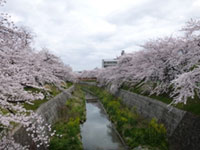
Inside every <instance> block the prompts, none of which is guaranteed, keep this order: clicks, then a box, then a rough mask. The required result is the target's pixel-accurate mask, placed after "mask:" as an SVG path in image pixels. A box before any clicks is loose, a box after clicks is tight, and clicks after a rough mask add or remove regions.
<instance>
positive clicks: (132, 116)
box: [82, 85, 168, 150]
mask: <svg viewBox="0 0 200 150" xmlns="http://www.w3.org/2000/svg"><path fill="white" fill-rule="evenodd" d="M82 88H84V89H87V90H89V91H91V92H93V93H94V94H95V95H96V96H98V97H99V99H100V100H101V102H102V104H103V105H104V107H105V109H106V111H107V113H108V115H109V117H110V119H111V121H112V122H113V123H114V124H115V126H116V129H117V130H118V132H119V133H120V134H121V136H122V137H123V139H124V140H125V142H126V144H127V145H128V146H129V147H130V148H131V149H132V148H135V147H137V146H139V145H142V146H146V147H149V148H150V149H154V150H156V149H160V150H167V149H168V142H167V136H166V129H165V127H164V125H163V124H159V123H157V121H156V119H154V118H153V119H152V120H151V121H148V120H146V119H144V118H142V117H141V116H139V115H138V114H137V113H136V110H135V108H132V109H129V108H128V107H126V106H125V105H123V104H122V101H121V100H120V99H119V98H116V97H114V96H113V95H111V94H110V93H108V92H107V91H105V90H103V89H100V88H98V87H95V86H88V85H82Z"/></svg>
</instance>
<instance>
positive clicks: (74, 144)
mask: <svg viewBox="0 0 200 150" xmlns="http://www.w3.org/2000/svg"><path fill="white" fill-rule="evenodd" d="M61 111H62V112H61V114H62V116H65V117H63V118H61V119H60V120H59V121H58V122H57V123H55V124H54V125H53V130H56V134H57V135H58V136H53V137H52V138H51V140H50V147H49V149H50V150H83V145H82V142H81V136H80V124H81V123H83V122H84V121H85V119H86V111H85V96H84V93H83V92H82V91H81V90H80V88H79V87H78V86H76V87H75V91H74V93H73V97H72V98H70V99H68V100H67V102H66V105H65V106H64V107H63V108H62V110H61Z"/></svg>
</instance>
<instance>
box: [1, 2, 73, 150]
mask: <svg viewBox="0 0 200 150" xmlns="http://www.w3.org/2000/svg"><path fill="white" fill-rule="evenodd" d="M4 3H5V1H3V0H0V4H1V5H2V4H4ZM31 42H32V35H31V34H30V32H29V31H27V30H26V29H25V28H22V27H17V26H15V25H14V23H13V22H10V21H9V15H8V14H1V15H0V129H1V130H2V129H3V131H2V132H0V133H1V134H0V149H19V150H21V149H27V148H28V147H24V146H21V145H19V144H17V143H15V142H14V140H13V139H12V137H10V136H9V131H10V129H12V128H13V124H21V125H22V126H23V127H25V128H26V130H27V132H28V133H29V135H30V136H31V137H32V139H33V141H34V142H35V143H36V145H37V146H38V147H39V146H41V145H46V146H48V142H49V134H47V133H46V131H49V132H51V126H50V125H48V124H45V122H44V120H43V118H41V117H40V116H38V115H37V114H36V113H35V112H33V111H30V110H26V109H25V108H24V107H23V105H22V103H31V102H32V101H34V100H38V99H43V98H44V96H45V95H44V93H43V92H30V91H27V90H25V88H26V87H32V88H36V89H40V90H41V91H47V89H46V88H45V84H47V83H49V84H54V85H56V86H57V87H60V85H61V83H63V82H66V81H72V82H73V81H75V76H74V74H73V72H72V69H71V67H69V66H67V65H65V64H63V63H62V62H61V61H60V59H59V58H58V57H56V56H54V55H53V54H50V53H49V52H48V51H47V50H43V51H40V52H35V51H34V50H33V49H32V48H31V46H30V43H31ZM53 133H54V132H53ZM53 133H52V135H53Z"/></svg>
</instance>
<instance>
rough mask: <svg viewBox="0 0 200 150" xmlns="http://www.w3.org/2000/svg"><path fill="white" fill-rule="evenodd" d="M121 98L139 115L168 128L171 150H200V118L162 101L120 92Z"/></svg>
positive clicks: (117, 94)
mask: <svg viewBox="0 0 200 150" xmlns="http://www.w3.org/2000/svg"><path fill="white" fill-rule="evenodd" d="M115 96H117V97H120V98H121V99H122V101H123V103H124V104H125V105H127V106H128V107H136V110H137V112H138V113H139V114H141V115H142V116H144V117H147V118H150V119H151V118H153V117H155V118H157V119H158V121H159V122H161V123H163V124H164V125H165V127H166V128H167V133H168V137H169V138H168V139H169V148H170V150H200V116H196V115H194V114H191V113H189V112H186V111H183V110H180V109H177V108H175V107H173V109H171V108H172V107H171V108H170V107H168V105H167V104H165V103H162V102H160V101H157V100H154V99H151V98H149V97H145V96H142V95H138V94H135V93H132V92H129V91H126V90H119V91H118V92H117V93H116V94H115Z"/></svg>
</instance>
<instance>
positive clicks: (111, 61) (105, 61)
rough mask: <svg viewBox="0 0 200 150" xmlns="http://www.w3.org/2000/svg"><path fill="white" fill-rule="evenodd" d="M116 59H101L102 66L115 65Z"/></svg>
mask: <svg viewBox="0 0 200 150" xmlns="http://www.w3.org/2000/svg"><path fill="white" fill-rule="evenodd" d="M117 61H118V60H117V59H103V60H102V68H106V67H111V66H116V65H117Z"/></svg>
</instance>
